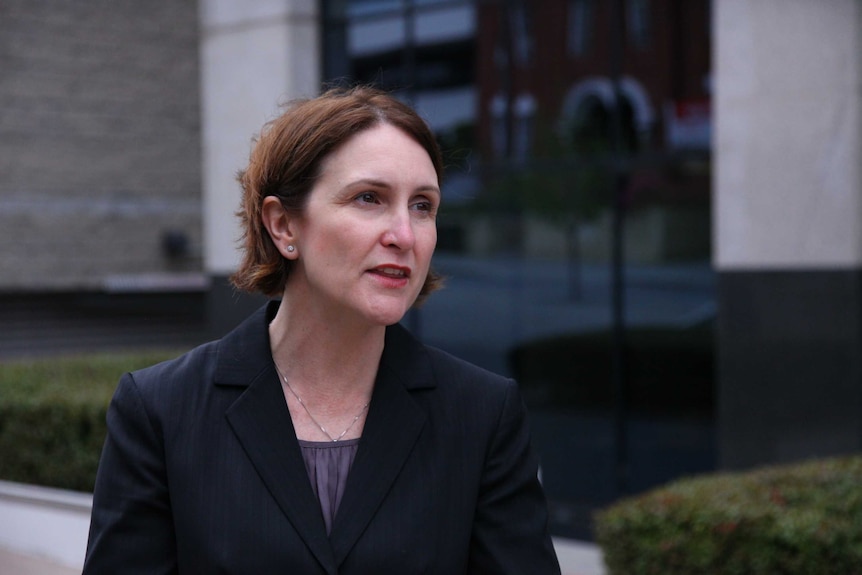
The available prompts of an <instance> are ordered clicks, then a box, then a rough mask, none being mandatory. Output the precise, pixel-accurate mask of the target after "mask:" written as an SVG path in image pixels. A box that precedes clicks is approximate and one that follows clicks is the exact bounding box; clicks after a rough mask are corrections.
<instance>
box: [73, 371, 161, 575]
mask: <svg viewBox="0 0 862 575" xmlns="http://www.w3.org/2000/svg"><path fill="white" fill-rule="evenodd" d="M151 417H152V416H151V415H150V414H148V413H147V409H146V407H145V404H144V401H143V399H142V397H141V394H140V390H139V389H138V387H137V384H136V382H135V380H134V377H133V376H132V375H131V374H126V375H124V376H123V377H122V378H121V379H120V383H119V385H118V386H117V390H116V392H115V393H114V397H113V399H112V400H111V404H110V406H109V407H108V414H107V426H108V435H107V438H106V440H105V445H104V447H103V449H102V456H101V460H100V462H99V470H98V473H97V476H96V486H95V490H94V493H93V511H92V516H91V520H90V534H89V541H88V543H87V554H86V558H85V561H84V571H83V573H84V575H97V574H99V575H100V574H106V575H107V574H112V575H114V574H137V573H140V574H144V573H146V574H161V573H176V572H177V567H176V543H175V537H174V528H173V521H172V519H171V507H170V499H169V496H168V487H167V477H166V472H165V460H164V442H163V438H162V437H161V436H160V433H159V431H158V428H157V426H155V425H154V424H153V419H152V418H151Z"/></svg>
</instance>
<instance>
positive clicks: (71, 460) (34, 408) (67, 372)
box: [0, 352, 176, 491]
mask: <svg viewBox="0 0 862 575" xmlns="http://www.w3.org/2000/svg"><path fill="white" fill-rule="evenodd" d="M173 355H176V354H175V353H165V352H148V353H145V354H137V355H135V354H98V355H96V354H94V355H83V356H75V357H62V358H40V359H28V360H14V361H6V362H2V363H0V479H4V480H7V481H17V482H20V483H32V484H37V485H46V486H50V487H59V488H63V489H72V490H76V491H92V490H93V484H94V482H95V477H96V469H97V467H98V463H99V456H100V454H101V451H102V443H103V442H104V440H105V433H106V428H105V412H106V411H107V407H108V403H109V402H110V399H111V396H112V395H113V391H114V388H115V387H116V385H117V382H118V381H119V378H120V376H121V375H122V374H123V373H124V372H126V371H130V370H133V369H137V368H140V367H144V366H146V365H150V364H152V363H156V362H158V361H161V360H163V359H166V358H168V357H171V356H173Z"/></svg>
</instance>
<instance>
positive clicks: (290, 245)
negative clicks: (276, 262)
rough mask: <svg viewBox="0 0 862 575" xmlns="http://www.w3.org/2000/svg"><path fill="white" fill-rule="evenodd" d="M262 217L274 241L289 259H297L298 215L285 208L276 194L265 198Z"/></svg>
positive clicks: (282, 253) (261, 212)
mask: <svg viewBox="0 0 862 575" xmlns="http://www.w3.org/2000/svg"><path fill="white" fill-rule="evenodd" d="M260 217H261V219H262V220H263V225H264V227H266V231H268V232H269V237H270V238H272V243H273V244H275V247H276V248H278V251H279V252H281V255H282V256H283V257H285V258H287V259H290V260H292V259H296V256H297V255H298V254H297V249H296V233H295V231H296V227H297V226H296V221H295V220H296V216H295V215H292V214H291V213H290V212H288V211H287V210H285V209H284V206H283V205H281V200H279V199H278V198H277V197H275V196H267V197H265V198H264V199H263V205H262V206H261V211H260Z"/></svg>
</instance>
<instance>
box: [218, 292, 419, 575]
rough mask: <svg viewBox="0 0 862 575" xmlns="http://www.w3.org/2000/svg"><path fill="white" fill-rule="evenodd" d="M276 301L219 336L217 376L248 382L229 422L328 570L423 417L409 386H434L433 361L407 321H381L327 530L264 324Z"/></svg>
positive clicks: (224, 381)
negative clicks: (352, 451) (377, 350)
mask: <svg viewBox="0 0 862 575" xmlns="http://www.w3.org/2000/svg"><path fill="white" fill-rule="evenodd" d="M278 303H279V302H277V301H274V302H270V303H269V304H268V305H266V306H264V307H263V308H261V309H260V310H258V311H257V312H255V313H254V314H252V315H251V316H250V317H249V318H248V319H247V320H246V321H244V322H243V323H242V324H240V325H239V326H238V327H237V328H236V329H234V330H233V331H232V332H231V333H229V334H228V335H226V336H225V337H224V338H222V340H221V342H220V343H219V348H218V354H217V359H216V362H217V365H216V371H215V383H216V384H218V385H229V386H244V387H247V388H248V389H247V390H246V391H245V392H243V394H242V395H241V396H240V397H239V398H238V399H237V400H236V401H235V402H234V403H233V405H231V407H230V408H229V409H228V410H227V412H226V417H227V419H228V422H229V424H230V425H231V427H232V429H233V430H234V433H235V434H236V436H237V438H238V439H239V441H240V443H241V444H242V446H243V448H244V449H245V451H246V453H247V455H248V457H249V459H250V460H251V462H252V464H253V465H254V467H255V469H256V470H257V472H258V474H259V475H260V477H261V479H262V480H263V482H264V484H265V485H266V486H267V489H269V491H270V492H271V493H272V495H273V497H274V499H275V500H276V502H277V503H278V505H279V507H280V508H281V509H282V511H283V512H284V513H285V515H286V516H287V517H288V519H289V520H290V521H291V523H292V524H293V525H294V527H295V528H296V531H297V532H298V533H299V534H300V536H301V537H302V538H303V540H304V541H305V543H306V545H307V546H308V548H309V549H310V550H311V552H312V553H314V555H315V557H317V559H318V561H319V562H320V564H321V565H322V566H323V567H324V569H325V570H326V571H327V572H328V573H336V572H337V566H338V565H339V564H341V563H342V562H343V561H344V559H345V558H346V557H347V555H348V554H349V552H350V550H351V549H352V548H353V545H354V544H355V543H356V541H357V539H358V538H359V537H360V536H361V535H362V532H363V531H364V530H365V528H366V527H367V525H368V523H369V522H370V521H371V519H372V517H373V516H374V513H375V512H376V510H377V509H378V507H379V506H380V505H381V503H382V502H383V500H384V498H385V497H386V494H387V493H388V492H389V490H390V488H391V486H392V484H393V483H394V482H395V480H396V479H397V477H398V474H399V473H400V471H401V469H402V467H403V466H404V463H405V462H406V460H407V458H408V457H409V455H410V452H411V450H412V449H413V446H414V444H415V443H416V441H417V439H418V438H419V435H420V433H421V431H422V428H423V427H424V425H425V417H426V416H425V412H424V411H423V410H422V409H421V408H420V407H419V406H418V405H417V404H416V402H415V401H414V399H413V397H412V396H411V393H412V392H413V391H414V390H419V389H427V388H431V387H434V385H435V383H434V377H433V372H432V369H431V362H430V359H429V357H428V354H427V351H426V350H425V348H424V346H422V345H421V344H420V343H419V342H418V341H417V340H415V339H414V338H413V337H412V336H411V335H410V334H409V332H407V330H406V329H404V328H403V327H401V326H399V325H395V326H390V327H388V328H387V330H386V341H385V346H384V350H383V356H382V357H381V360H380V366H379V368H378V372H377V379H376V381H375V384H374V391H373V393H372V397H371V406H370V407H369V411H368V416H367V417H366V421H365V427H364V429H363V433H362V439H361V442H360V444H359V450H358V451H357V454H356V459H355V460H354V462H353V467H352V468H351V470H350V475H349V476H348V480H347V486H346V488H345V492H344V496H343V497H342V500H341V504H340V506H339V509H338V513H337V516H336V518H335V521H334V523H333V527H332V532H331V533H330V535H329V537H327V535H326V528H325V526H324V523H323V517H322V515H321V513H320V506H319V503H318V501H317V498H316V497H315V496H314V492H313V490H312V488H311V484H310V482H309V481H308V475H307V472H306V470H305V464H304V463H303V459H302V453H301V450H300V447H299V443H298V442H297V440H296V432H295V430H294V428H293V423H292V422H291V419H290V417H287V416H286V415H287V406H286V404H285V400H284V395H283V392H282V389H281V383H280V381H279V378H278V374H277V373H276V371H275V366H274V364H273V362H272V357H271V354H270V346H269V332H268V329H267V325H268V324H269V321H270V320H271V318H272V317H274V315H275V312H276V311H277V309H278Z"/></svg>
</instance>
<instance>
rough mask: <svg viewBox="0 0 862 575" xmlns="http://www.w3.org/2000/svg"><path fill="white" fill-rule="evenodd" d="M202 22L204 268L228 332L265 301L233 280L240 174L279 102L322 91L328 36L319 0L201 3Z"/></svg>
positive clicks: (217, 322)
mask: <svg viewBox="0 0 862 575" xmlns="http://www.w3.org/2000/svg"><path fill="white" fill-rule="evenodd" d="M200 23H201V92H202V95H201V98H202V115H203V118H202V141H203V154H202V157H203V196H204V201H203V209H204V225H203V227H204V269H205V271H206V272H207V274H208V275H209V276H210V278H211V282H212V284H211V293H210V305H209V312H210V321H211V324H212V327H213V333H214V335H220V334H221V333H224V331H226V330H227V329H229V328H230V327H232V326H233V325H235V324H236V323H237V321H238V320H240V319H242V318H243V317H244V316H245V315H247V313H248V312H249V311H250V309H252V308H254V307H255V306H257V305H258V304H259V303H261V301H262V300H261V299H260V298H247V297H242V296H240V295H238V294H236V293H234V291H233V289H232V287H231V286H230V285H229V283H228V277H229V276H230V274H231V273H233V271H234V270H235V269H236V266H237V263H238V261H239V252H238V251H237V240H238V238H239V235H240V230H239V227H238V220H237V218H236V216H235V212H236V210H237V208H238V207H239V200H240V188H239V184H238V183H237V181H236V174H237V171H238V170H240V169H242V168H243V167H244V166H245V165H246V163H247V161H248V154H249V150H250V146H251V142H252V138H253V137H254V136H255V135H256V134H257V133H258V132H259V131H260V128H261V127H262V126H263V124H264V123H265V122H267V121H268V120H270V119H272V118H273V117H274V116H275V115H277V113H278V111H279V104H281V103H284V102H286V101H288V100H291V99H293V98H297V97H307V96H314V95H316V94H317V93H318V92H319V90H320V75H321V73H320V54H319V52H320V49H319V46H320V42H319V40H318V38H319V34H320V33H319V23H318V15H317V2H315V1H314V0H257V1H255V2H245V1H243V0H200Z"/></svg>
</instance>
